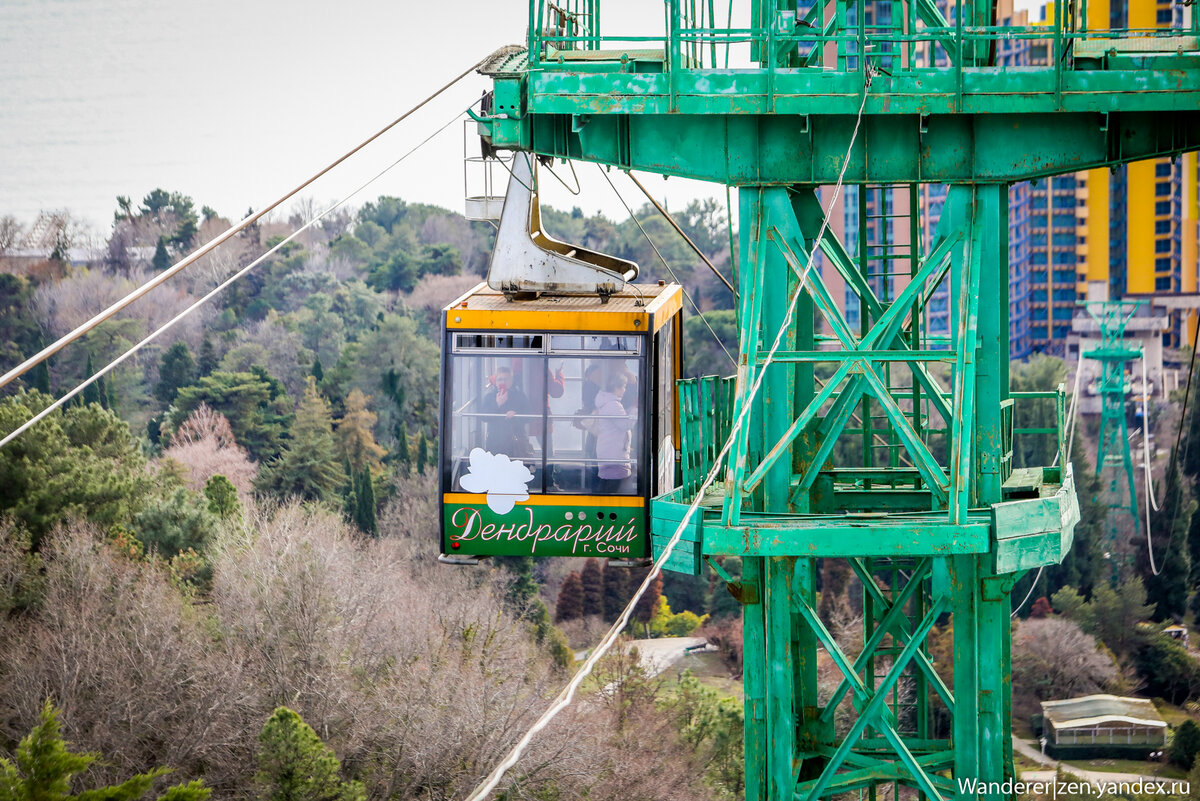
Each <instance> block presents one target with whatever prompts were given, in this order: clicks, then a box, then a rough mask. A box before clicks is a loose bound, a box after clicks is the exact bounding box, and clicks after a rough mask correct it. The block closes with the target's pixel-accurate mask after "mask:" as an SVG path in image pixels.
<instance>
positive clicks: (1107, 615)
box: [1088, 578, 1154, 655]
mask: <svg viewBox="0 0 1200 801" xmlns="http://www.w3.org/2000/svg"><path fill="white" fill-rule="evenodd" d="M1088 606H1089V607H1090V608H1089V610H1088V611H1089V615H1090V621H1091V629H1090V631H1091V633H1093V634H1095V635H1096V636H1097V637H1099V638H1100V640H1101V641H1103V642H1104V644H1105V645H1107V646H1108V647H1109V648H1111V649H1113V651H1115V652H1116V653H1117V654H1119V655H1127V654H1129V653H1131V652H1132V650H1133V648H1134V646H1135V645H1136V644H1137V638H1136V630H1137V625H1138V623H1141V622H1142V621H1144V620H1148V619H1149V618H1150V614H1151V612H1153V610H1154V606H1153V605H1151V604H1147V603H1146V588H1145V586H1144V585H1143V584H1142V580H1141V579H1140V578H1135V579H1133V580H1131V581H1126V582H1123V583H1122V584H1121V585H1120V586H1119V587H1117V589H1115V590H1114V589H1112V588H1111V587H1109V586H1108V585H1107V584H1102V585H1100V586H1099V587H1097V588H1096V592H1095V595H1094V596H1093V597H1092V601H1091V603H1090V604H1088Z"/></svg>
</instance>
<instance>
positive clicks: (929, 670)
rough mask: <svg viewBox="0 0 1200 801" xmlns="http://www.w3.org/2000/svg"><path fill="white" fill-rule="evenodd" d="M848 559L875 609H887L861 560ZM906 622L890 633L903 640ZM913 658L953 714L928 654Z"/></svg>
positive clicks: (950, 697) (899, 622)
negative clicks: (876, 606) (877, 606)
mask: <svg viewBox="0 0 1200 801" xmlns="http://www.w3.org/2000/svg"><path fill="white" fill-rule="evenodd" d="M848 561H849V562H850V567H851V568H852V569H853V570H854V572H855V574H856V575H857V576H858V580H859V581H861V582H862V585H863V589H864V590H866V591H867V592H868V593H870V595H871V598H872V599H874V601H875V603H876V604H878V605H879V608H878V609H876V611H877V612H878V611H880V610H882V609H887V608H888V606H889V603H888V599H887V598H885V597H884V595H883V593H882V592H881V591H880V589H879V586H878V585H877V584H876V583H875V580H874V579H873V578H872V577H871V575H870V573H869V572H868V571H867V569H866V568H865V567H864V566H863V563H862V560H861V559H850V560H848ZM907 624H908V620H907V619H906V618H900V619H898V620H896V621H895V622H894V624H893V625H892V626H891V628H892V633H893V635H894V636H896V638H897V639H899V640H901V641H905V640H907V639H908V637H910V636H911V634H910V633H909V631H908V625H907ZM879 627H880V628H886V626H885V625H884V623H883V621H882V620H881V621H880V623H879ZM913 660H914V661H915V662H916V663H917V667H919V668H920V669H921V672H922V673H924V674H925V678H926V679H928V681H929V683H930V684H932V685H933V689H934V691H935V692H936V693H937V694H938V695H939V696H941V699H942V703H944V704H945V705H946V709H948V710H949V711H950V712H951V714H953V712H954V693H952V692H951V691H950V688H949V687H947V686H946V683H945V682H944V681H942V677H941V676H940V675H939V674H938V672H937V670H935V669H934V667H933V663H932V662H931V661H929V655H928V654H926V653H925V652H923V651H917V655H916V656H914V657H913Z"/></svg>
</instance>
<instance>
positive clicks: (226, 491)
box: [204, 473, 242, 520]
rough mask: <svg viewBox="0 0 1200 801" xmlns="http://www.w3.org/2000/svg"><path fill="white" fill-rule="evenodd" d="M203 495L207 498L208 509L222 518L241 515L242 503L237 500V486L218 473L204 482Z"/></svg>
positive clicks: (227, 518) (226, 518)
mask: <svg viewBox="0 0 1200 801" xmlns="http://www.w3.org/2000/svg"><path fill="white" fill-rule="evenodd" d="M204 497H205V498H207V499H208V511H210V512H212V513H213V514H214V515H216V516H217V517H219V518H221V519H222V520H229V519H231V518H235V517H241V514H242V504H241V503H240V502H239V501H238V493H237V487H235V486H233V482H232V481H230V480H229V479H228V478H226V477H225V476H223V475H221V474H220V473H218V474H217V475H215V476H213V477H212V478H210V479H209V480H208V481H207V482H206V483H205V484H204Z"/></svg>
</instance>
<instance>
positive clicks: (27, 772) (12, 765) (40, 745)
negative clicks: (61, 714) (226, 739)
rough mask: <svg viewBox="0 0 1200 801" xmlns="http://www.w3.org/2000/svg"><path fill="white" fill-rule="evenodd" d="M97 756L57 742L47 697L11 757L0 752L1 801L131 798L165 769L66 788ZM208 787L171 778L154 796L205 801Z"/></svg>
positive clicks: (169, 800) (55, 720)
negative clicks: (117, 780)
mask: <svg viewBox="0 0 1200 801" xmlns="http://www.w3.org/2000/svg"><path fill="white" fill-rule="evenodd" d="M98 761H100V755H99V754H81V753H76V752H74V751H71V750H70V749H69V748H68V747H67V744H66V743H65V742H63V737H62V731H61V730H60V728H59V725H58V710H57V709H55V707H54V705H53V704H51V703H50V702H49V701H47V702H46V704H45V706H43V707H42V714H41V720H40V722H39V723H38V725H36V726H34V728H33V731H31V732H30V733H29V734H28V735H27V736H26V737H25V738H24V739H22V740H21V743H20V745H18V746H17V753H16V759H15V760H13V761H9V760H7V759H4V758H0V799H4V801H97V800H98V799H103V800H104V801H137V799H140V798H143V797H144V796H145V795H146V794H147V793H148V792H150V790H151V789H153V787H154V783H155V781H156V780H157V779H158V778H159V777H160V776H163V775H165V774H167V773H170V770H169V769H167V768H156V769H155V770H152V771H150V772H148V773H139V774H137V775H136V776H134V777H132V778H130V779H126V780H125V781H123V782H121V783H120V784H116V785H111V786H108V787H98V788H95V789H93V790H83V791H81V792H79V793H76V794H72V793H71V786H72V784H73V781H74V779H75V777H76V776H80V775H86V772H87V770H88V768H89V767H90V766H91V765H92V764H94V763H96V762H98ZM211 793H212V791H211V790H209V789H208V788H207V787H205V786H204V782H201V781H194V782H191V783H189V784H177V785H175V786H173V787H169V788H167V790H166V791H164V792H163V793H162V794H161V795H159V796H157V798H158V799H159V801H205V799H207V798H208V797H209V795H210V794H211Z"/></svg>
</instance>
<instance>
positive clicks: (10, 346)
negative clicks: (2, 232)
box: [0, 247, 45, 369]
mask: <svg viewBox="0 0 1200 801" xmlns="http://www.w3.org/2000/svg"><path fill="white" fill-rule="evenodd" d="M0 253H3V248H2V247H0ZM35 308H36V307H35V306H34V297H33V285H32V284H30V283H29V281H27V280H25V279H24V278H22V277H21V276H19V275H12V274H11V273H0V369H8V368H9V367H12V366H14V365H16V364H18V363H19V362H20V361H21V360H22V359H24V358H25V357H27V356H31V355H32V354H33V353H34V352H35V351H37V350H40V349H41V346H42V332H41V328H40V327H39V326H38V320H37V315H36V314H35V313H34V309H35ZM41 364H45V362H41Z"/></svg>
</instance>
